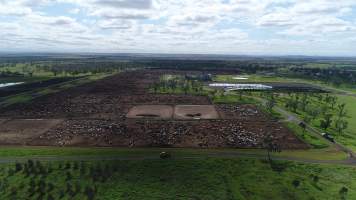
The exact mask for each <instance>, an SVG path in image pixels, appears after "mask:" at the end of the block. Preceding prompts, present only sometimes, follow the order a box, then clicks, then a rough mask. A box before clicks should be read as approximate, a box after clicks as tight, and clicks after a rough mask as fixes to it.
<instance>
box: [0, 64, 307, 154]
mask: <svg viewBox="0 0 356 200" xmlns="http://www.w3.org/2000/svg"><path fill="white" fill-rule="evenodd" d="M168 73H169V74H174V73H177V72H176V71H160V70H142V71H130V72H125V73H120V74H117V75H114V76H111V77H107V78H105V79H102V80H99V81H96V82H93V83H88V84H85V85H81V86H79V87H76V88H71V89H68V90H65V91H61V92H59V93H56V94H51V95H47V96H43V97H39V98H37V99H35V100H34V101H32V102H30V103H27V104H19V105H14V106H11V107H7V108H2V109H1V110H0V144H2V145H7V144H8V145H13V144H26V145H48V146H122V147H151V146H159V147H163V146H164V147H195V148H217V147H230V148H240V147H253V148H261V147H262V144H263V139H264V137H265V135H266V134H267V133H268V134H271V135H272V136H273V139H274V140H275V141H276V142H278V143H279V144H280V145H281V147H282V148H285V149H288V148H292V149H303V148H308V146H307V145H306V144H305V143H303V142H302V141H301V140H299V139H298V138H297V137H296V136H295V135H294V134H293V133H292V132H291V131H290V130H288V129H286V128H285V127H284V126H283V125H281V124H280V123H278V122H275V121H273V120H271V119H269V118H268V117H267V116H265V115H264V114H263V113H261V112H260V111H259V110H258V109H257V108H256V107H255V106H253V105H238V106H237V105H213V104H212V103H211V101H210V99H209V98H208V97H207V96H194V95H177V94H175V95H172V94H152V93H149V88H148V87H149V85H150V84H153V83H154V82H155V81H158V80H159V78H160V76H161V75H162V74H168ZM197 105H199V106H197ZM174 106H175V107H174ZM158 116H159V117H158Z"/></svg>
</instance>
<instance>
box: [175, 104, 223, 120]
mask: <svg viewBox="0 0 356 200" xmlns="http://www.w3.org/2000/svg"><path fill="white" fill-rule="evenodd" d="M174 118H175V119H190V120H192V119H218V118H219V114H218V112H217V111H216V110H215V106H214V105H176V106H175V108H174Z"/></svg>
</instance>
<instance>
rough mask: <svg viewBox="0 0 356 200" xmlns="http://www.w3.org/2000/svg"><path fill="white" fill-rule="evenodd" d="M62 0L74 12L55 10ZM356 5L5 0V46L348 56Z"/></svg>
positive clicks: (1, 6)
mask: <svg viewBox="0 0 356 200" xmlns="http://www.w3.org/2000/svg"><path fill="white" fill-rule="evenodd" d="M62 3H65V4H66V8H67V7H68V5H71V6H72V7H71V8H68V9H67V10H62V11H61V10H60V9H59V10H58V11H56V13H55V14H53V13H49V10H53V9H54V8H55V7H56V5H59V4H62ZM355 6H356V1H354V0H339V1H334V0H313V1H310V0H180V1H175V0H12V1H7V0H0V19H1V20H2V22H1V23H0V28H1V30H2V32H1V33H0V36H1V37H2V38H1V43H2V44H0V48H4V49H5V46H6V48H11V47H12V46H14V45H13V44H16V48H21V46H23V48H24V49H26V48H34V49H37V47H38V48H39V49H46V44H47V45H48V46H47V49H48V50H53V49H55V48H58V49H69V50H71V49H72V50H83V49H84V50H86V51H88V50H89V51H108V52H110V51H121V50H127V51H142V52H147V51H152V52H186V53H189V52H196V53H199V52H200V53H210V52H211V53H216V52H218V53H230V54H234V53H236V54H241V53H242V54H243V53H251V52H257V53H258V52H260V53H262V52H266V53H265V54H269V53H268V52H273V53H278V52H279V53H283V52H287V53H293V52H294V53H300V52H302V53H303V52H310V53H315V52H316V53H317V51H318V50H320V52H327V50H326V49H325V48H330V49H332V48H331V47H332V46H329V45H328V44H334V45H336V46H337V48H334V50H330V52H332V51H334V52H335V53H338V52H342V53H345V52H347V51H348V50H350V49H352V48H351V47H350V45H351V44H355V39H354V36H353V35H355V33H356V24H355V23H356V21H355V20H354V16H356V12H355ZM47 7H51V9H47ZM59 7H60V6H59ZM336 38H342V40H336ZM326 43H327V44H326ZM55 44H57V45H55ZM343 45H344V46H345V48H344V49H343ZM303 49H307V50H305V51H303ZM354 50H356V47H355V49H354ZM350 54H351V53H350Z"/></svg>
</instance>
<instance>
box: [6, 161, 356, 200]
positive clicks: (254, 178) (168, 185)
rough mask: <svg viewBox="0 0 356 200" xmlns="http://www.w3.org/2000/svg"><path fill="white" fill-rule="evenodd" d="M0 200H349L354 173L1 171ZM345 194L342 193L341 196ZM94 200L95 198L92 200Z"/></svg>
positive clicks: (298, 167)
mask: <svg viewBox="0 0 356 200" xmlns="http://www.w3.org/2000/svg"><path fill="white" fill-rule="evenodd" d="M0 172H1V173H0V179H1V186H2V187H1V188H0V198H1V199H39V198H42V199H51V198H52V199H58V198H63V199H78V200H79V199H110V200H111V199H204V200H220V199H221V200H226V199H241V200H243V199H246V200H250V199H256V200H259V199H261V200H262V199H273V200H279V199H281V200H289V199H291V200H292V199H341V198H342V197H345V198H347V199H355V198H356V190H355V188H356V173H355V172H356V169H355V168H353V167H343V166H335V165H313V164H297V163H293V162H284V161H274V162H273V164H272V165H270V164H269V163H268V162H266V161H264V160H256V159H215V158H209V159H189V160H181V159H179V160H175V159H173V160H123V161H99V162H98V161H87V162H76V161H64V162H63V161H53V162H50V163H46V162H34V163H33V164H31V163H30V162H27V165H26V166H24V165H23V164H17V167H15V164H1V165H0ZM340 191H341V192H340ZM90 197H91V198H90Z"/></svg>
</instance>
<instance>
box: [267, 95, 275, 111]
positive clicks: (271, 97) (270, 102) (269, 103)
mask: <svg viewBox="0 0 356 200" xmlns="http://www.w3.org/2000/svg"><path fill="white" fill-rule="evenodd" d="M275 105H276V100H275V98H274V95H273V93H271V94H270V95H269V96H268V97H267V102H266V107H267V110H268V112H270V113H272V110H273V107H274V106H275Z"/></svg>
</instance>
